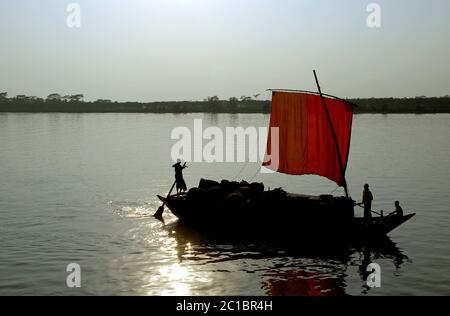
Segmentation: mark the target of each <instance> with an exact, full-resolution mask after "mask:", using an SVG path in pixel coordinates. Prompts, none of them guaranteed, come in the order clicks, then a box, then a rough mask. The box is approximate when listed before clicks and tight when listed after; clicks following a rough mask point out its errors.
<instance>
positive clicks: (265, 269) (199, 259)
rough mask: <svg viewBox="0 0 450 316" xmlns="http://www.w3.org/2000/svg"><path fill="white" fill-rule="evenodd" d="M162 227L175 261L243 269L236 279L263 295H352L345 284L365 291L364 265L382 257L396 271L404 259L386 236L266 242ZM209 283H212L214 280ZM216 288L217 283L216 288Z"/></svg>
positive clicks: (176, 225) (181, 226) (217, 268)
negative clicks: (172, 243) (338, 240)
mask: <svg viewBox="0 0 450 316" xmlns="http://www.w3.org/2000/svg"><path fill="white" fill-rule="evenodd" d="M165 228H166V230H167V231H168V233H169V236H171V237H173V238H174V239H175V240H176V243H177V255H178V259H179V262H180V263H183V264H190V263H192V264H201V266H202V269H208V266H214V268H213V270H215V271H220V272H230V273H231V272H233V271H231V270H232V269H234V270H235V271H234V272H236V271H237V272H246V273H247V274H248V275H249V277H248V278H249V279H248V280H246V279H243V280H242V282H244V283H245V282H247V281H248V282H250V283H254V282H253V281H250V280H254V279H255V278H256V279H258V278H259V279H260V281H258V283H259V284H260V289H259V291H260V293H261V294H262V295H269V296H343V295H348V294H349V292H352V293H355V291H354V289H353V290H351V291H350V289H349V284H348V283H349V282H350V283H352V286H353V285H354V284H355V280H356V284H357V289H358V290H357V292H356V293H355V294H358V293H359V294H367V293H369V291H370V288H369V287H368V286H367V285H366V279H367V277H368V275H369V274H370V272H367V266H368V265H369V264H370V263H372V262H377V261H379V260H384V261H385V260H388V261H389V262H392V263H393V265H394V267H395V270H396V271H399V270H400V269H401V266H402V264H403V263H405V262H406V261H408V260H409V258H408V257H407V256H406V255H405V254H403V253H402V251H401V250H400V249H399V248H398V247H397V246H396V244H395V243H394V242H392V241H391V240H390V239H389V237H383V238H381V239H378V240H377V241H376V242H374V241H370V242H369V241H367V242H360V243H356V244H355V243H354V244H330V245H329V246H328V247H324V245H323V244H320V245H316V244H314V243H312V242H311V241H310V240H305V241H304V244H301V243H299V241H296V243H292V242H291V243H289V242H286V241H284V242H282V241H281V240H279V242H273V241H266V240H261V239H260V238H259V237H260V236H258V240H252V239H251V238H247V239H242V237H241V236H240V237H238V238H233V237H230V236H229V234H227V236H226V237H222V236H220V235H213V234H211V233H204V232H199V231H197V230H195V229H194V228H192V227H190V226H188V225H184V224H183V223H181V222H178V221H176V222H173V223H170V224H167V225H165ZM255 239H256V238H255ZM230 267H233V268H230ZM244 278H245V277H244ZM358 280H359V281H358ZM211 281H212V282H214V278H212V280H211ZM220 286H221V284H219V283H218V284H217V287H220ZM234 294H235V293H231V294H230V295H234ZM242 294H243V295H247V294H251V293H242ZM225 295H228V294H225ZM251 295H253V294H251Z"/></svg>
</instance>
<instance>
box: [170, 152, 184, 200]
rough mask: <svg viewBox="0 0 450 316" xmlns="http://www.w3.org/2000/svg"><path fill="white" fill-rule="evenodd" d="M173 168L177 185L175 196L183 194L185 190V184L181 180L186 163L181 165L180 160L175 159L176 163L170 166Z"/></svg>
mask: <svg viewBox="0 0 450 316" xmlns="http://www.w3.org/2000/svg"><path fill="white" fill-rule="evenodd" d="M172 167H173V168H175V181H176V183H177V194H179V193H181V192H185V191H186V190H187V187H186V182H184V179H183V169H184V168H187V166H186V162H185V163H184V165H181V160H180V159H177V163H176V164H174V165H173V166H172Z"/></svg>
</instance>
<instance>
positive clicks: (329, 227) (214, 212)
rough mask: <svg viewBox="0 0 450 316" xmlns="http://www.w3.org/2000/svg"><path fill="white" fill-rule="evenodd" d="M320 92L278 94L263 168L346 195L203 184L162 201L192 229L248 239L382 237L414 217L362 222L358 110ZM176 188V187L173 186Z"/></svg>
mask: <svg viewBox="0 0 450 316" xmlns="http://www.w3.org/2000/svg"><path fill="white" fill-rule="evenodd" d="M314 76H315V79H316V83H317V87H318V93H314V92H308V91H295V90H280V89H278V90H271V91H272V109H271V117H270V129H269V130H270V132H269V135H268V141H267V151H266V159H265V161H264V163H263V166H264V167H265V168H268V169H272V170H273V171H275V172H279V173H284V174H291V175H306V174H308V175H317V176H322V177H325V178H328V179H329V180H331V181H334V182H335V183H337V184H338V186H341V187H343V188H344V190H345V196H332V195H318V196H311V195H302V194H294V193H288V192H285V191H284V190H283V189H282V188H279V189H275V190H265V188H264V184H261V183H247V182H245V181H242V182H241V183H238V182H230V181H227V180H222V181H221V182H216V181H212V180H206V179H202V180H201V181H200V183H199V185H198V186H197V187H195V188H191V189H190V190H189V191H188V192H187V193H178V194H174V195H171V194H170V193H171V192H169V195H168V196H167V197H163V196H160V195H158V198H159V199H160V200H161V201H162V202H163V206H162V207H160V209H159V210H158V212H157V214H155V216H161V214H162V211H163V208H164V206H167V207H168V208H169V209H170V211H171V212H172V213H173V214H174V215H175V216H176V217H178V218H179V220H180V221H182V222H183V223H185V224H188V225H191V226H193V227H195V228H197V229H200V230H204V231H214V232H221V233H224V234H234V235H239V236H241V235H242V233H244V234H258V235H260V236H265V237H270V239H278V238H280V237H281V238H285V239H290V238H293V239H295V240H300V239H302V238H309V239H315V240H322V241H324V242H329V240H330V239H333V240H334V239H344V240H348V239H354V238H379V237H380V236H384V235H387V234H388V233H390V232H391V231H392V230H394V229H396V228H397V227H399V226H400V225H402V224H403V223H404V222H406V221H408V220H409V219H411V218H412V217H413V216H414V215H415V214H408V215H403V214H401V215H399V214H395V213H392V214H389V215H387V216H384V215H383V214H382V213H381V214H380V213H376V212H374V213H376V216H371V218H366V219H363V218H359V217H356V216H355V210H354V208H355V206H356V205H357V204H356V202H355V201H354V200H353V199H352V198H351V197H350V195H349V192H348V187H347V180H346V178H345V172H346V169H347V162H348V156H349V149H350V141H351V130H352V120H353V107H354V105H353V104H351V103H349V102H347V101H346V100H343V99H340V98H338V97H334V96H331V95H325V94H322V91H321V88H320V85H319V82H318V80H317V76H316V73H315V71H314ZM172 188H173V186H172Z"/></svg>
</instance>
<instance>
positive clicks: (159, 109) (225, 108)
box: [0, 96, 450, 114]
mask: <svg viewBox="0 0 450 316" xmlns="http://www.w3.org/2000/svg"><path fill="white" fill-rule="evenodd" d="M347 101H349V102H351V103H353V104H354V105H355V107H354V113H355V114H440V113H442V114H444V113H450V97H448V96H446V97H434V98H425V97H423V98H422V97H418V98H370V99H347ZM270 108H271V102H270V101H257V100H245V101H239V100H228V101H225V100H214V101H174V102H170V101H166V102H147V103H143V102H113V101H109V100H97V101H94V102H84V101H63V100H48V99H47V100H44V99H39V98H35V99H21V98H17V97H16V98H5V99H3V100H1V99H0V112H2V113H161V114H165V113H167V114H170V113H173V114H187V113H209V114H219V113H224V114H245V113H249V114H269V113H270Z"/></svg>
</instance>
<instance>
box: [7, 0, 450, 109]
mask: <svg viewBox="0 0 450 316" xmlns="http://www.w3.org/2000/svg"><path fill="white" fill-rule="evenodd" d="M71 2H77V3H79V4H80V6H81V28H69V27H68V26H67V25H66V19H67V15H68V14H69V13H67V12H66V7H67V5H68V4H69V3H71ZM371 2H375V1H363V0H341V1H340V0H122V1H119V0H95V1H92V0H83V1H64V0H54V1H50V0H39V1H32V0H28V1H25V0H1V2H0V41H1V50H0V69H1V71H0V90H2V91H8V92H9V94H10V95H16V94H28V95H36V96H46V95H48V94H49V93H52V92H59V93H61V94H74V93H83V94H84V95H85V97H86V99H88V100H95V99H98V98H105V99H112V100H118V101H125V100H130V101H132V100H139V101H157V100H198V99H203V98H204V97H206V96H211V95H218V96H220V97H221V98H228V97H230V96H241V95H251V94H255V93H258V92H263V91H265V89H267V88H292V89H309V90H315V85H314V79H313V76H312V69H314V68H315V69H317V71H318V74H319V78H320V80H321V84H322V86H323V89H324V91H325V92H327V93H331V94H335V95H338V96H341V97H370V96H374V97H381V96H401V97H403V96H418V95H427V96H441V95H446V94H450V39H449V38H450V1H448V0H427V1H426V0H395V1H392V0H385V1H377V3H378V4H380V6H381V9H382V11H381V18H382V19H381V23H382V24H381V28H379V29H375V28H369V27H367V24H366V18H367V16H368V15H369V13H368V12H366V7H367V5H368V4H369V3H371ZM263 95H264V94H263ZM266 95H267V94H266Z"/></svg>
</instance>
